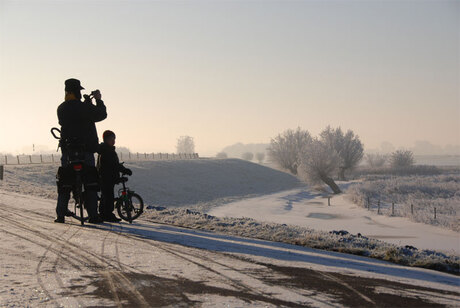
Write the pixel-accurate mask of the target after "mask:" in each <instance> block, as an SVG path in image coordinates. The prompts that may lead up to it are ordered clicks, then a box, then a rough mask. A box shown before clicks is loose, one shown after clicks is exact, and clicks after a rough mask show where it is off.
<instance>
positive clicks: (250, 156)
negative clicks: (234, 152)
mask: <svg viewBox="0 0 460 308" xmlns="http://www.w3.org/2000/svg"><path fill="white" fill-rule="evenodd" d="M241 158H243V159H244V160H249V161H251V160H252V159H253V158H254V154H253V153H252V152H244V153H243V155H241Z"/></svg>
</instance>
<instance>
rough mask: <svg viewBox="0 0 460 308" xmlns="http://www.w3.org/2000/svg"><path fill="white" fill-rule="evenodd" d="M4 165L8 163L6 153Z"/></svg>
mask: <svg viewBox="0 0 460 308" xmlns="http://www.w3.org/2000/svg"><path fill="white" fill-rule="evenodd" d="M5 165H8V155H5Z"/></svg>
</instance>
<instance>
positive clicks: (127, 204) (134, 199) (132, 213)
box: [115, 177, 144, 224]
mask: <svg viewBox="0 0 460 308" xmlns="http://www.w3.org/2000/svg"><path fill="white" fill-rule="evenodd" d="M126 182H128V178H127V177H121V178H120V183H121V184H122V185H123V187H122V188H120V189H119V190H118V197H117V198H115V207H116V209H117V212H118V216H120V218H121V219H123V220H125V221H127V222H129V223H130V224H131V223H133V220H135V219H136V218H138V217H139V216H141V214H142V213H143V212H144V201H143V200H142V198H141V196H139V195H138V194H136V193H135V192H134V191H133V190H130V189H129V188H128V187H126Z"/></svg>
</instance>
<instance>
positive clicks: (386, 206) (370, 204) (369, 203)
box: [363, 197, 444, 221]
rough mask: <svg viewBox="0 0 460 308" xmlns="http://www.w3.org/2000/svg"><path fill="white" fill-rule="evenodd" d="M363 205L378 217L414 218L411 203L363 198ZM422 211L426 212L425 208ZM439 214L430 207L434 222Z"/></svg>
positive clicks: (435, 209) (434, 208) (413, 208)
mask: <svg viewBox="0 0 460 308" xmlns="http://www.w3.org/2000/svg"><path fill="white" fill-rule="evenodd" d="M363 204H364V205H365V206H366V208H367V210H368V211H375V212H377V214H378V215H386V216H399V217H408V216H414V210H416V207H414V204H413V203H396V202H384V201H382V200H380V199H378V198H377V199H375V200H373V199H372V198H371V197H367V198H365V200H363ZM424 210H425V211H426V210H427V208H424ZM428 211H430V210H428ZM439 214H440V211H439V209H438V208H437V207H436V206H434V207H431V218H432V219H433V220H434V221H436V220H438V219H439ZM443 214H444V213H443Z"/></svg>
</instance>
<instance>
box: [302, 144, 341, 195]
mask: <svg viewBox="0 0 460 308" xmlns="http://www.w3.org/2000/svg"><path fill="white" fill-rule="evenodd" d="M339 161H340V157H339V155H338V153H337V152H336V151H335V150H333V149H331V148H330V146H329V145H328V144H326V143H325V142H324V141H322V140H319V139H317V138H315V139H313V140H312V141H311V142H310V144H309V146H308V147H306V148H305V149H304V151H302V154H301V157H300V162H301V164H300V167H299V175H300V176H301V177H302V178H303V179H304V180H305V181H307V182H309V183H312V184H320V183H325V184H327V185H328V186H329V187H330V188H331V189H332V191H333V192H334V193H335V194H339V193H341V192H342V191H341V190H340V188H339V187H338V186H337V184H336V183H335V182H334V180H333V179H332V176H333V175H334V174H336V172H337V170H338V168H339Z"/></svg>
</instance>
